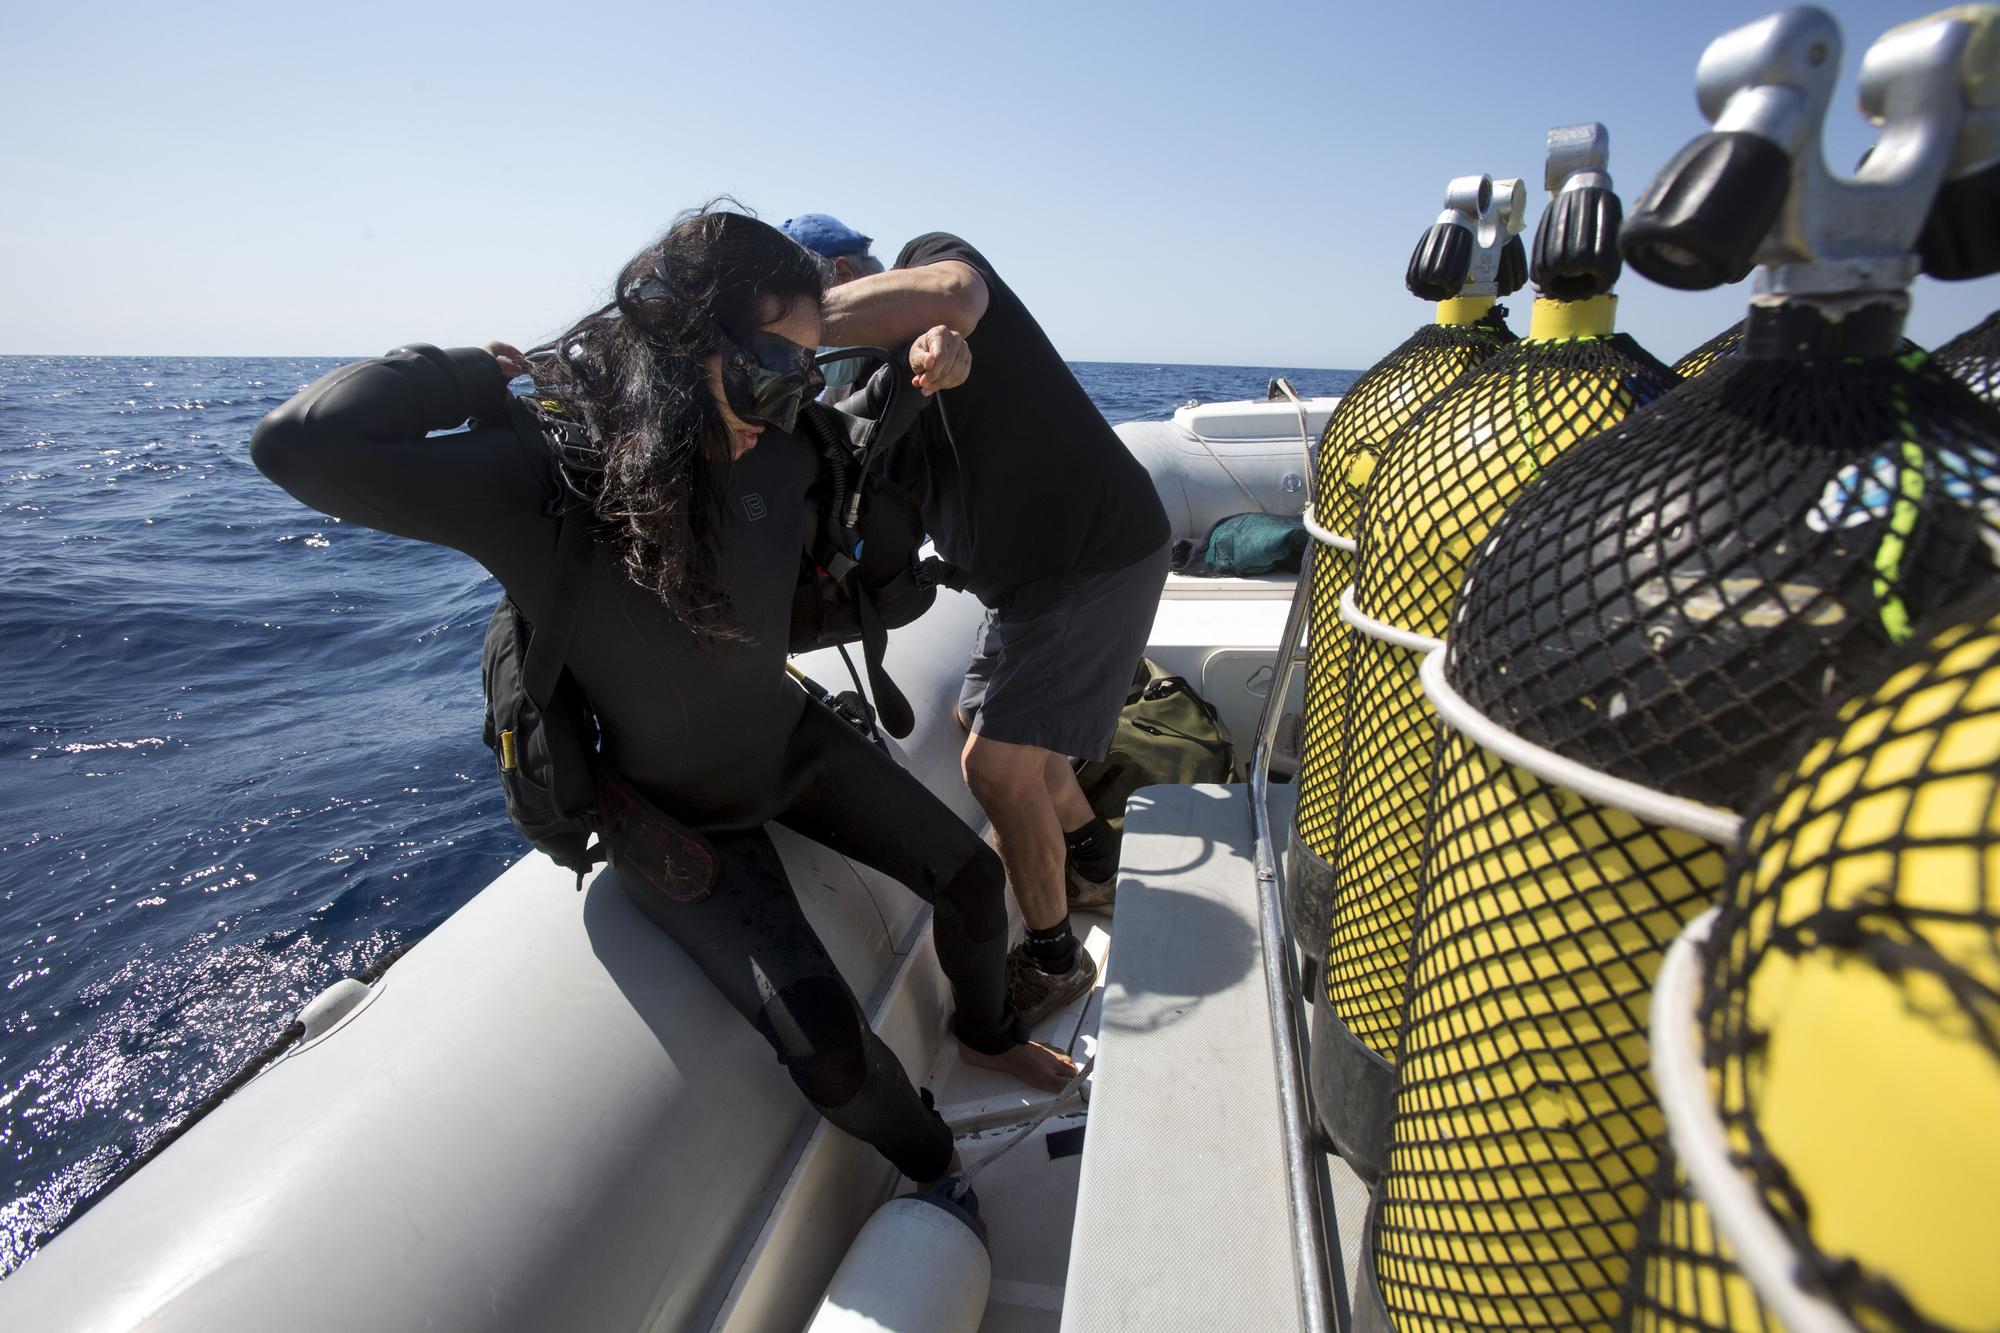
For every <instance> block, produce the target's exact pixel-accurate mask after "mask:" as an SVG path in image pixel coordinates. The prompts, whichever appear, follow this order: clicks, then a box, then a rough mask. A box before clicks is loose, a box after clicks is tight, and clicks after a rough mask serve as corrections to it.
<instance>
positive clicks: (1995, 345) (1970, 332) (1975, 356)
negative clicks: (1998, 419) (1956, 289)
mask: <svg viewBox="0 0 2000 1333" xmlns="http://www.w3.org/2000/svg"><path fill="white" fill-rule="evenodd" d="M1931 356H1932V358H1933V359H1934V360H1936V362H1937V363H1938V365H1939V366H1941V367H1943V369H1944V372H1945V373H1946V374H1947V375H1954V376H1956V377H1957V378H1959V379H1961V380H1963V381H1964V382H1965V386H1966V387H1967V388H1969V389H1971V390H1972V391H1973V392H1974V393H1976V394H1978V395H1979V396H1980V397H1981V398H1983V399H1985V400H1986V401H1987V402H1989V403H1992V404H1993V405H1995V406H1996V407H2000V310H1996V311H1994V312H1993V313H1992V314H1990V315H1988V316H1987V317H1986V318H1985V319H1982V320H1980V321H1979V322H1978V323H1977V324H1975V325H1973V326H1972V327H1971V328H1969V329H1967V330H1966V331H1965V332H1964V333H1961V334H1959V335H1958V336H1957V337H1956V338H1953V339H1952V340H1951V341H1950V342H1948V343H1946V344H1945V345H1944V346H1942V347H1940V348H1938V349H1937V351H1935V352H1933V353H1931Z"/></svg>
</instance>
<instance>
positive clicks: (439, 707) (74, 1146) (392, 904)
mask: <svg viewBox="0 0 2000 1333" xmlns="http://www.w3.org/2000/svg"><path fill="white" fill-rule="evenodd" d="M345 359H346V358H326V359H320V360H313V359H260V358H248V357H231V358H197V359H187V358H143V357H137V358H135V357H104V358H98V357H0V664H4V672H5V682H6V683H5V687H4V689H0V987H4V989H0V1274H5V1273H7V1272H11V1271H12V1270H13V1269H14V1268H15V1267H17V1266H18V1265H19V1264H20V1263H21V1262H22V1261H23V1260H24V1259H26V1258H27V1257H28V1256H29V1255H30V1254H31V1253H33V1251H34V1249H35V1248H36V1246H37V1245H39V1244H41V1243H42V1242H43V1241H44V1240H46V1239H47V1238H48V1237H49V1236H51V1235H53V1234H54V1233H55V1232H56V1231H57V1230H59V1229H60V1228H61V1227H62V1225H63V1223H64V1222H65V1220H66V1219H68V1218H69V1217H70V1216H71V1215H72V1214H74V1213H75V1212H76V1211H77V1209H78V1208H79V1206H80V1205H82V1204H83V1203H85V1202H86V1201H88V1200H89V1199H90V1198H91V1197H92V1195H93V1194H94V1193H95V1192H96V1191H98V1190H100V1189H101V1188H102V1187H103V1186H104V1185H105V1184H106V1182H108V1181H111V1180H112V1179H114V1178H115V1177H116V1175H117V1174H118V1172H119V1171H120V1170H121V1169H122V1168H123V1167H124V1166H125V1164H127V1163H128V1162H130V1161H131V1160H132V1158H133V1157H134V1156H135V1155H136V1154H138V1153H140V1152H143V1151H144V1150H145V1148H146V1146H147V1145H148V1144H149V1143H151V1142H152V1141H153V1140H154V1139H155V1138H157V1137H158V1136H159V1135H160V1134H161V1133H162V1132H163V1131H165V1130H167V1129H170V1128H171V1127H172V1126H173V1124H174V1123H175V1122H176V1120H177V1119H178V1118H179V1117H180V1116H181V1115H182V1114H183V1113H184V1112H185V1111H186V1110H187V1109H188V1108H189V1107H190V1106H192V1105H194V1104H195V1103H197V1102H199V1101H200V1100H201V1098H202V1097H203V1096H204V1095H206V1094H207V1093H208V1092H209V1091H210V1090H211V1089H213V1088H214V1087H215V1086H216V1085H217V1084H219V1083H220V1082H221V1081H222V1080H224V1079H225V1078H227V1077H228V1076H229V1074H230V1073H232V1072H233V1071H234V1070H236V1069H237V1067H238V1066H240V1065H241V1064H242V1063H243V1062H244V1061H245V1060H246V1059H248V1058H249V1057H250V1056H252V1055H253V1054H254V1053H255V1052H257V1051H258V1050H260V1049H261V1048H262V1047H264V1046H265V1045H266V1044H267V1043H268V1042H269V1041H270V1040H271V1039H272V1038H273V1037H274V1036H276V1035H277V1034H278V1033H279V1032H280V1031H281V1030H282V1029H283V1028H284V1027H285V1025H286V1024H287V1023H288V1022H290V1020H291V1017H292V1015H293V1014H294V1013H295V1012H296V1011H297V1010H298V1009H299V1007H300V1006H301V1005H303V1004H304V1003H305V1002H306V1001H307V1000H309V999H311V998H312V997H313V996H314V995H316V994H317V993H318V992H319V991H320V990H322V989H324V988H325V987H326V986H328V985H329V984H331V983H332V982H334V981H335V980H338V979H339V978H340V977H343V976H348V975H352V974H354V973H356V972H359V971H361V970H363V969H364V968H366V967H367V966H368V965H369V964H370V963H371V962H373V961H375V960H376V959H377V958H379V957H380V956H381V955H383V954H384V953H386V952H388V951H389V950H391V949H394V948H397V947H400V946H402V945H405V944H408V943H411V942H413V941H415V940H417V939H420V938H422V937H423V935H424V934H425V933H426V932H428V931H429V930H430V929H431V928H432V927H434V926H436V925H437V924H438V923H439V922H440V921H442V920H443V919H444V918H445V917H446V916H448V915H450V914H451V912H452V911H454V910H455V909H456V908H458V907H459V906H460V905H461V904H462V903H464V902H465V901H466V900H467V899H469V898H470V897H471V896H472V895H473V894H474V893H477V892H478V891H479V889H480V888H482V887H483V886H484V885H486V884H487V883H488V882H489V881H490V880H492V879H493V877H494V876H495V875H497V874H499V872H500V871H501V870H502V869H504V868H505V867H506V866H507V865H508V864H509V863H510V862H511V861H513V860H514V859H515V858H516V857H517V856H519V855H520V854H521V853H522V851H523V850H524V849H525V844H524V843H522V842H521V841H520V840H519V838H518V837H517V835H516V834H515V833H514V831H513V829H512V828H511V827H510V826H509V825H508V823H507V818H506V810H505V806H504V804H503V803H502V801H501V798H500V788H499V785H498V784H497V783H496V782H495V781H494V780H493V777H492V768H491V763H492V761H491V758H490V756H489V755H488V753H487V751H486V749H485V748H484V747H483V746H482V745H481V744H480V741H479V720H480V692H479V648H480V641H481V638H482V636H483V634H484V631H485V625H486V619H487V616H488V615H489V614H490V612H491V610H492V606H493V603H494V601H495V599H496V597H497V590H496V586H495V585H494V584H493V582H492V581H491V580H490V579H488V578H487V577H486V574H485V572H484V571H483V570H481V569H480V568H479V567H478V566H477V565H475V564H473V563H472V562H471V561H470V560H468V559H467V558H466V557H464V556H462V555H459V554H457V553H455V552H452V551H448V550H444V549H442V548H438V547H432V546H426V545H423V544H422V543H419V542H413V541H405V540H402V539H399V538H394V537H389V536H385V535H383V534H381V533H377V532H371V531H368V530H365V529H361V528H356V527H355V526H353V525H352V524H344V523H340V522H338V521H336V520H333V519H329V518H326V517H324V516H322V515H319V514H316V513H313V512H312V511H311V510H308V509H306V508H304V507H302V506H301V505H299V504H298V503H297V502H295V501H294V500H292V499H291V498H290V497H289V496H287V495H285V494H284V493H283V492H281V491H279V490H278V489H277V488H276V487H275V486H272V485H271V484H270V483H268V482H266V481H265V480H264V479H263V478H262V477H261V476H260V475H259V474H258V473H257V471H256V469H255V468H253V467H252V466H251V464H250V459H249V454H248V451H247V447H246V446H247V444H248V441H249V437H250V431H251V428H252V427H253V426H255V425H256V423H257V421H258V419H259V418H260V417H262V416H263V415H264V414H265V413H266V412H268V411H269V410H270V409H271V408H273V407H275V406H277V405H278V404H279V403H281V402H283V401H284V400H285V399H286V398H288V397H290V396H291V394H292V393H293V392H295V391H296V390H297V389H299V388H300V387H302V386H303V385H305V384H308V383H310V382H311V381H312V380H314V379H316V378H318V377H319V376H320V375H321V374H323V373H325V372H326V371H327V370H329V369H331V368H333V367H334V366H336V365H339V364H340V363H341V362H342V361H343V360H345ZM1074 369H1075V371H1076V373H1077V376H1078V378H1079V379H1080V380H1081V381H1082V383H1083V385H1084V387H1085V388H1086V389H1087V390H1088V391H1089V392H1090V395H1091V397H1092V399H1093V400H1094V401H1095V402H1096V403H1097V405H1098V407H1099V409H1100V410H1101V411H1102V412H1103V413H1104V415H1105V416H1106V418H1108V419H1109V420H1111V421H1113V422H1118V421H1128V420H1134V419H1140V418H1165V417H1167V416H1169V415H1171V413H1172V412H1173V410H1174V408H1176V407H1178V406H1179V405H1181V404H1182V403H1184V402H1186V401H1187V400H1189V399H1193V398H1199V399H1203V400H1208V401H1215V400H1221V399H1231V398H1247V397H1258V398H1261V397H1263V395H1264V389H1265V385H1266V382H1267V380H1268V379H1269V378H1270V377H1271V376H1274V375H1280V374H1282V375H1286V376H1288V377H1290V379H1291V382H1292V383H1293V385H1294V386H1295V387H1296V388H1297V389H1298V391H1299V392H1300V393H1302V394H1325V393H1338V392H1340V391H1342V390H1343V389H1345V388H1346V387H1347V385H1348V384H1349V383H1350V382H1351V381H1352V380H1353V378H1354V375H1353V373H1352V372H1347V371H1333V370H1300V369H1291V368H1269V369H1253V368H1243V367H1233V366H1170V365H1153V364H1130V365H1127V364H1114V363H1101V362H1085V363H1079V364H1077V365H1076V366H1075V367H1074Z"/></svg>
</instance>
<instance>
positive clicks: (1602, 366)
mask: <svg viewBox="0 0 2000 1333" xmlns="http://www.w3.org/2000/svg"><path fill="white" fill-rule="evenodd" d="M1673 384H1674V379H1673V375H1672V372H1670V371H1669V370H1668V369H1667V368H1666V367H1665V366H1663V365H1661V364H1660V363H1659V362H1658V361H1657V360H1655V359H1654V358H1653V357H1652V356H1651V355H1649V354H1648V353H1647V352H1646V351H1645V349H1643V348H1641V347H1640V346H1639V345H1638V344H1637V343H1635V342H1633V341H1632V339H1631V338H1629V337H1626V336H1625V335H1623V334H1616V335H1609V336H1604V337H1594V338H1568V339H1560V340H1557V339H1550V340H1536V339H1530V340H1528V341H1525V342H1520V343H1516V344H1515V345H1514V346H1512V347H1509V348H1507V349H1506V350H1505V351H1503V352H1501V353H1500V354H1498V355H1497V356H1494V357H1492V358H1491V359H1490V360H1487V361H1485V362H1483V363H1482V364H1481V365H1480V366H1479V367H1478V368H1477V369H1475V370H1473V371H1470V372H1468V373H1467V374H1466V375H1465V376H1464V378H1462V379H1460V380H1459V381H1458V382H1457V383H1456V384H1454V385H1453V386H1452V387H1451V388H1450V389H1449V390H1448V391H1447V392H1445V393H1444V394H1442V395H1440V396H1439V397H1438V398H1437V399H1436V400H1435V401H1433V402H1432V403H1431V405H1430V406H1429V407H1428V408H1426V409H1425V410H1424V412H1423V413H1422V414H1421V415H1420V416H1418V417H1417V418H1416V419H1415V420H1413V421H1412V422H1411V423H1410V425H1409V426H1408V427H1407V428H1406V429H1405V430H1404V431H1403V432H1402V433H1401V434H1400V435H1399V436H1398V437H1397V438H1396V440H1395V441H1394V442H1393V444H1392V445H1391V447H1390V449H1389V450H1388V452H1387V454H1386V455H1385V457H1384V460H1383V462H1382V465H1381V467H1380V469H1379V475H1378V477H1377V479H1376V481H1375V485H1374V489H1373V490H1372V491H1371V492H1370V494H1369V498H1368V501H1367V504H1366V505H1365V506H1364V511H1363V516H1362V533H1361V551H1360V555H1359V559H1358V560H1357V562H1356V564H1357V582H1356V585H1355V604H1356V606H1357V608H1358V609H1359V610H1360V611H1362V612H1363V613H1364V614H1366V615H1368V616H1371V617H1373V618H1374V619H1376V620H1379V621H1382V622H1385V623H1386V624H1389V625H1392V626H1394V627H1395V628H1397V629H1401V630H1406V631H1409V632H1411V633H1414V634H1420V635H1425V636H1428V637H1430V638H1433V639H1435V638H1439V637H1442V635H1443V634H1444V631H1445V627H1446V622H1447V620H1448V618H1449V616H1450V612H1451V605H1452V601H1453V599H1454V598H1455V597H1456V596H1457V594H1458V588H1459V584H1460V583H1461V582H1462V581H1463V579H1464V577H1465V571H1466V567H1467V565H1468V564H1469V563H1470V561H1471V558H1472V553H1473V552H1474V550H1476V549H1477V547H1478V546H1479V543H1480V542H1481V541H1483V540H1484V539H1485V537H1486V534H1487V531H1488V530H1489V529H1490V528H1491V527H1492V525H1493V523H1494V521H1495V520H1497V519H1498V518H1499V517H1500V515H1501V513H1502V512H1504V511H1505V509H1506V508H1507V506H1508V505H1509V504H1511V503H1512V502H1513V500H1514V498H1515V497H1516V496H1517V495H1518V494H1519V493H1520V491H1521V489H1522V488H1523V487H1524V486H1526V485H1527V484H1528V483H1529V482H1531V481H1533V480H1534V479H1535V478H1536V477H1537V476H1539V475H1540V473H1541V470H1542V469H1543V468H1544V467H1546V466H1548V465H1549V464H1550V463H1552V462H1554V461H1555V459H1556V458H1557V457H1558V456H1559V455H1561V454H1562V453H1563V452H1564V451H1565V450H1567V449H1569V448H1570V447H1571V446H1572V445H1574V444H1577V443H1578V442H1580V441H1583V440H1587V439H1589V438H1591V437H1592V436H1594V435H1596V434H1597V433H1598V432H1599V431H1602V430H1604V429H1605V428H1607V427H1609V426H1611V425H1614V424H1616V423H1617V422H1619V421H1622V420H1624V419H1625V417H1627V416H1628V415H1630V414H1631V413H1632V412H1633V411H1634V410H1635V409H1636V408H1639V407H1642V406H1644V405H1645V404H1647V403H1649V402H1651V401H1652V400H1653V399H1655V398H1657V397H1659V396H1660V395H1661V394H1662V393H1664V392H1666V390H1667V389H1669V388H1671V387H1672V386H1673ZM1326 637H1328V638H1331V639H1334V640H1336V641H1341V640H1345V641H1346V642H1347V644H1349V645H1351V646H1350V647H1346V648H1345V649H1344V655H1345V656H1346V657H1347V659H1348V661H1349V667H1348V671H1349V681H1350V684H1349V686H1348V695H1347V700H1346V706H1347V709H1348V711H1349V713H1350V714H1351V715H1352V716H1354V717H1365V718H1367V719H1369V726H1368V727H1367V729H1366V730H1363V731H1357V732H1354V733H1352V734H1350V735H1349V736H1348V737H1347V738H1346V741H1345V743H1344V745H1343V747H1342V749H1341V751H1340V762H1339V765H1338V773H1339V777H1338V780H1337V787H1336V790H1337V791H1338V793H1339V795H1338V799H1337V804H1338V807H1339V809H1340V810H1341V811H1343V812H1344V813H1343V818H1342V821H1341V827H1340V830H1339V835H1338V842H1337V852H1336V855H1335V857H1334V858H1333V859H1334V894H1333V901H1334V907H1333V916H1332V921H1331V939H1330V942H1329V944H1328V951H1327V995H1328V998H1329V999H1330V1000H1331V1001H1332V1003H1333V1008H1334V1012H1335V1013H1336V1014H1337V1015H1338V1016H1339V1017H1340V1019H1341V1021H1342V1023H1343V1024H1344V1025H1345V1026H1346V1027H1347V1029H1348V1031H1349V1032H1351V1033H1352V1034H1353V1035H1354V1036H1355V1037H1357V1038H1358V1039H1360V1040H1361V1041H1362V1042H1363V1043H1365V1044H1366V1045H1367V1046H1368V1047H1369V1049H1371V1050H1372V1051H1374V1052H1375V1053H1376V1054H1377V1055H1381V1056H1383V1057H1385V1058H1386V1057H1391V1056H1393V1055H1394V1054H1395V1044H1396V1033H1397V1030H1398V1028H1399V1027H1400V1026H1401V1020H1402V999H1403V984H1404V978H1405V975H1406V973H1407V968H1408V962H1409V948H1410V917H1411V913H1412V911H1413V910H1414V905H1415V899H1416V889H1417V880H1418V871H1419V869H1420V862H1421V857H1422V852H1423V826H1424V820H1425V816H1426V814H1427V812H1428V810H1429V800H1428V798H1429V794H1430V775H1431V762H1432V756H1433V752H1434V750H1435V746H1436V739H1437V732H1436V727H1435V724H1434V721H1433V717H1432V713H1431V709H1430V705H1429V704H1428V703H1427V702H1426V701H1425V699H1424V693H1423V687H1422V686H1421V685H1420V684H1419V683H1418V681H1417V666H1418V663H1419V660H1420V654H1419V653H1418V652H1417V651H1415V650H1413V649H1411V648H1407V647H1403V646H1400V645H1398V644H1394V643H1390V642H1388V641H1386V640H1383V639H1379V638H1375V637H1372V636H1371V635H1369V634H1366V633H1363V632H1362V631H1360V630H1358V629H1356V628H1355V627H1354V626H1351V625H1345V624H1342V625H1336V626H1332V627H1330V629H1329V631H1328V633H1327V635H1326Z"/></svg>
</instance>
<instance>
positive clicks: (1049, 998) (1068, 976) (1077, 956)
mask: <svg viewBox="0 0 2000 1333" xmlns="http://www.w3.org/2000/svg"><path fill="white" fill-rule="evenodd" d="M1096 981H1097V964H1096V962H1095V961H1093V960H1092V958H1091V956H1090V954H1089V953H1088V952H1086V951H1085V949H1084V947H1083V941H1082V940H1077V941H1076V943H1075V944H1074V946H1073V947H1072V948H1071V949H1070V955H1069V966H1068V967H1067V968H1065V969H1063V970H1062V971H1060V972H1045V971H1043V970H1042V968H1041V966H1040V964H1038V963H1036V962H1035V960H1034V957H1033V955H1031V954H1030V953H1029V952H1028V946H1027V945H1025V944H1018V945H1016V946H1014V951H1013V952H1012V953H1010V954H1008V955H1007V1003H1008V1004H1010V1005H1012V1006H1014V1012H1015V1013H1016V1014H1019V1015H1020V1016H1021V1026H1022V1027H1024V1028H1026V1029H1027V1030H1028V1031H1030V1032H1032V1031H1034V1030H1035V1029H1036V1028H1037V1027H1040V1026H1041V1023H1042V1020H1043V1019H1045V1018H1047V1017H1048V1016H1049V1015H1050V1014H1053V1013H1054V1012H1056V1010H1058V1009H1061V1008H1062V1007H1063V1006H1064V1005H1066V1004H1068V1003H1069V1002H1070V1001H1072V1000H1074V999H1076V998H1077V997H1078V996H1079V995H1082V994H1084V993H1085V992H1086V991H1088V990H1089V989H1090V988H1091V986H1093V985H1094V984H1096Z"/></svg>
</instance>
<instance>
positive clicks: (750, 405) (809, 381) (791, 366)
mask: <svg viewBox="0 0 2000 1333" xmlns="http://www.w3.org/2000/svg"><path fill="white" fill-rule="evenodd" d="M710 330H711V332H712V333H713V335H714V337H715V350H716V351H717V352H718V353H719V354H720V355H721V357H722V393H723V397H724V398H726V399H727V400H728V402H729V410H730V411H732V412H734V413H735V414H736V415H737V416H739V417H741V418H742V419H743V420H745V421H754V422H758V423H761V424H763V425H766V426H776V427H777V428H778V429H779V430H782V431H789V430H791V429H792V427H793V426H794V425H796V424H797V423H798V419H799V409H800V408H802V407H804V406H805V404H807V403H808V402H811V401H812V399H813V396H814V395H815V394H817V393H818V392H819V391H820V389H821V388H822V387H823V386H824V385H825V383H826V380H825V378H824V377H823V376H822V375H821V374H820V372H819V368H818V367H817V366H815V365H814V364H813V349H812V348H810V347H801V346H799V345H798V344H797V343H795V342H792V341H791V340H790V339H788V338H780V337H779V336H778V335H777V334H775V333H762V332H759V333H752V334H749V335H747V336H746V337H744V338H742V339H740V340H738V339H735V338H732V337H730V336H729V335H728V334H727V333H724V332H723V331H722V328H721V326H720V325H715V324H711V325H710Z"/></svg>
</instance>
